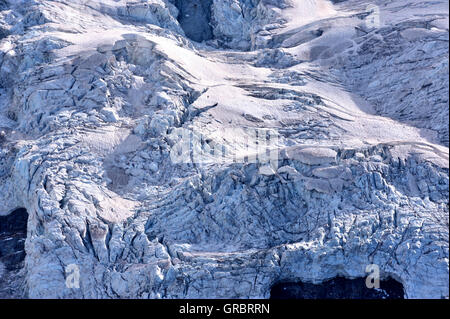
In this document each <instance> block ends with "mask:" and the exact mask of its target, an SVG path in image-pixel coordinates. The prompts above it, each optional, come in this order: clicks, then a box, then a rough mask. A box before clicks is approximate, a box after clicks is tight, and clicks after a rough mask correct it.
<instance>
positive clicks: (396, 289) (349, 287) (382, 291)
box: [270, 277, 404, 299]
mask: <svg viewBox="0 0 450 319" xmlns="http://www.w3.org/2000/svg"><path fill="white" fill-rule="evenodd" d="M270 298H271V299H404V290H403V286H402V284H401V283H399V282H398V281H396V280H394V279H392V278H388V279H386V280H380V288H379V289H375V288H367V286H366V280H365V278H356V279H346V278H343V277H337V278H334V279H331V280H328V281H325V282H323V283H321V284H312V283H303V282H281V283H277V284H275V285H274V286H272V288H271V291H270Z"/></svg>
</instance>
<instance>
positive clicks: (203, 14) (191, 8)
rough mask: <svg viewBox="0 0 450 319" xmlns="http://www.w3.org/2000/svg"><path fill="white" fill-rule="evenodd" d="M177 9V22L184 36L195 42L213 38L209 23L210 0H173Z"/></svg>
mask: <svg viewBox="0 0 450 319" xmlns="http://www.w3.org/2000/svg"><path fill="white" fill-rule="evenodd" d="M174 4H175V6H176V7H177V8H178V10H179V14H178V22H179V23H180V25H181V27H182V28H183V30H184V32H185V33H186V36H187V37H189V38H190V39H191V40H194V41H196V42H202V41H205V40H210V39H212V38H213V31H212V28H211V25H210V21H211V4H212V0H175V1H174Z"/></svg>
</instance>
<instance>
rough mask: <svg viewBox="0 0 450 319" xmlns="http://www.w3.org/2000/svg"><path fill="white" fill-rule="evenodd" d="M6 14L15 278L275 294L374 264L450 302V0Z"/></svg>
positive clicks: (4, 119) (420, 293) (143, 294)
mask: <svg viewBox="0 0 450 319" xmlns="http://www.w3.org/2000/svg"><path fill="white" fill-rule="evenodd" d="M0 10H1V11H0V147H1V148H0V216H4V215H8V214H9V213H10V212H12V211H14V210H15V209H17V208H25V209H26V211H27V212H28V215H29V217H28V227H27V234H26V242H25V252H26V257H25V263H24V265H23V269H22V270H20V273H21V275H22V276H24V281H25V285H22V283H17V282H14V281H12V282H10V283H9V285H13V286H14V287H10V288H11V289H12V290H14V291H17V289H22V290H23V292H22V293H23V295H24V296H27V297H30V298H268V297H270V293H271V289H272V287H276V285H278V284H279V283H295V282H302V283H305V286H308V285H310V286H311V287H313V285H318V284H321V283H326V282H330V280H335V278H342V277H343V278H346V279H348V280H355V281H353V282H363V280H361V278H365V277H366V276H367V275H368V273H367V272H366V270H367V266H369V265H376V266H377V267H378V268H379V270H380V276H381V279H382V280H387V281H389V280H395V281H396V282H398V283H400V284H401V285H402V286H403V289H404V293H405V297H406V298H442V297H446V298H448V296H449V281H448V279H449V249H448V245H449V238H448V234H449V224H448V218H449V215H448V213H449V211H448V196H449V195H448V190H449V165H448V160H449V159H448V153H449V151H448V145H449V144H448V136H449V135H448V87H449V83H448V32H449V30H448V1H444V0H438V1H433V2H420V1H415V0H401V1H395V2H394V1H390V2H388V3H387V2H386V1H378V0H374V1H369V0H347V1H327V0H303V1H300V0H282V1H271V0H211V1H194V0H193V1H175V0H147V1H137V0H135V1H125V0H103V1H100V0H70V1H69V0H53V1H50V0H0ZM195 10H200V11H195ZM190 12H193V13H194V18H193V17H192V16H190V14H191V13H190ZM203 13H205V15H204V14H203ZM195 15H199V19H195ZM200 18H201V19H200ZM194 20H195V23H198V27H199V28H200V29H197V26H195V25H191V24H190V23H194V22H192V21H194ZM196 31H199V32H200V31H201V32H200V33H198V32H196ZM195 40H197V41H202V40H204V41H203V42H202V43H198V42H195ZM186 141H187V144H186ZM0 218H4V217H0ZM0 220H1V219H0ZM0 257H1V256H0ZM0 267H1V265H0ZM3 272H4V271H3ZM74 274H79V277H78V276H75V277H74ZM1 277H2V268H0V292H1V291H4V289H3V288H4V287H2V286H1V285H3V284H2V283H3V282H5V281H4V280H3V281H2V278H1ZM73 280H75V281H73ZM339 280H340V279H339ZM339 280H338V281H339ZM333 282H334V281H333ZM308 287H309V286H308ZM0 296H1V294H0Z"/></svg>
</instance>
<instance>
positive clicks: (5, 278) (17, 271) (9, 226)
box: [0, 208, 28, 299]
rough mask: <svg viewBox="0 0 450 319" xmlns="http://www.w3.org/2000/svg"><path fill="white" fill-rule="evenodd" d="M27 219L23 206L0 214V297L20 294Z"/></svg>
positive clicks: (11, 296) (19, 295)
mask: <svg viewBox="0 0 450 319" xmlns="http://www.w3.org/2000/svg"><path fill="white" fill-rule="evenodd" d="M27 221H28V212H27V210H26V209H25V208H18V209H16V210H14V211H13V212H12V213H10V214H8V215H6V216H0V299H2V298H16V297H21V296H22V287H21V283H22V281H23V277H24V275H23V273H22V271H21V270H22V269H23V267H24V260H25V239H26V236H27Z"/></svg>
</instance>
